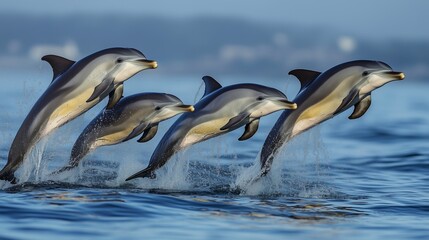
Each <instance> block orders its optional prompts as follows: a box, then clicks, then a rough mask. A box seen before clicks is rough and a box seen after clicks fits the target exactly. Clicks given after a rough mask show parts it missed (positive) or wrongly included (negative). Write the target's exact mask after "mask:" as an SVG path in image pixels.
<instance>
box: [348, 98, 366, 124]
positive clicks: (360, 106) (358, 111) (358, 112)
mask: <svg viewBox="0 0 429 240" xmlns="http://www.w3.org/2000/svg"><path fill="white" fill-rule="evenodd" d="M369 106H371V94H370V95H368V96H366V97H365V98H364V99H362V100H361V101H360V102H358V103H356V104H355V109H354V110H353V113H352V115H350V117H349V119H356V118H360V117H362V116H363V115H364V114H365V113H366V111H367V110H368V108H369Z"/></svg>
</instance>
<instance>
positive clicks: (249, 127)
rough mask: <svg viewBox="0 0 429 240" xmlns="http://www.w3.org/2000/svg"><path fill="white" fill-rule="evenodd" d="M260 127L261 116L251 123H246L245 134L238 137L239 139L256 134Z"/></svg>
mask: <svg viewBox="0 0 429 240" xmlns="http://www.w3.org/2000/svg"><path fill="white" fill-rule="evenodd" d="M258 128H259V118H257V119H255V120H253V121H251V122H250V123H248V124H246V127H245V130H244V133H243V135H241V137H240V138H239V139H238V140H239V141H244V140H247V139H249V138H251V137H253V135H255V133H256V131H258Z"/></svg>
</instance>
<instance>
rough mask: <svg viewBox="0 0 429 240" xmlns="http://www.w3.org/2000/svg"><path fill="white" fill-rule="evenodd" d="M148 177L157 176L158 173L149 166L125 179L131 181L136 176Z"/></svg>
mask: <svg viewBox="0 0 429 240" xmlns="http://www.w3.org/2000/svg"><path fill="white" fill-rule="evenodd" d="M146 177H147V178H150V179H154V178H156V175H155V173H154V172H153V170H152V168H149V167H147V168H145V169H143V170H141V171H140V172H137V173H135V174H133V175H131V176H130V177H128V178H127V179H125V181H129V180H131V179H134V178H146Z"/></svg>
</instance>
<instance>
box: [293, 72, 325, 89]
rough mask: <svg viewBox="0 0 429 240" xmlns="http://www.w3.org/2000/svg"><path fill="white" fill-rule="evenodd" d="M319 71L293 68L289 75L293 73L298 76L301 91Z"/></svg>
mask: <svg viewBox="0 0 429 240" xmlns="http://www.w3.org/2000/svg"><path fill="white" fill-rule="evenodd" d="M320 74H321V72H317V71H312V70H307V69H294V70H292V71H290V72H289V75H293V76H295V77H296V78H298V80H299V82H300V83H301V89H300V90H299V91H301V90H302V89H304V88H305V87H307V86H308V85H309V84H310V83H311V82H312V81H313V80H314V79H316V78H317V77H318V76H319V75H320Z"/></svg>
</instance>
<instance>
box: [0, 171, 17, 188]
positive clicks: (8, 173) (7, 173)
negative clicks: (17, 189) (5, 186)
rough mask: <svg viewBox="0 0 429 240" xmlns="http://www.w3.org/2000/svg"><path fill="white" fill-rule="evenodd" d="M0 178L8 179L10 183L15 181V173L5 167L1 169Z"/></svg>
mask: <svg viewBox="0 0 429 240" xmlns="http://www.w3.org/2000/svg"><path fill="white" fill-rule="evenodd" d="M0 180H5V181H8V182H10V183H12V184H15V183H16V178H15V175H14V174H13V172H12V171H9V170H7V169H3V170H2V171H1V172H0Z"/></svg>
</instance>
